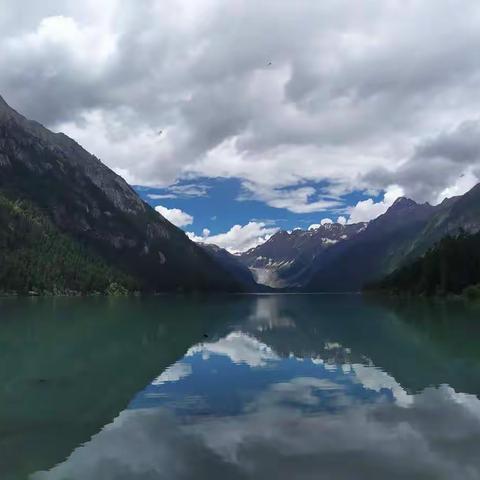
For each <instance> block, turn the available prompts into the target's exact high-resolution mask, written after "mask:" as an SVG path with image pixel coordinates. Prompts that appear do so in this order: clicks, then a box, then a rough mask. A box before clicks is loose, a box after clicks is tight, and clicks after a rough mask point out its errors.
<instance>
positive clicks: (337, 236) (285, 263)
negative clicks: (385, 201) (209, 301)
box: [240, 223, 366, 288]
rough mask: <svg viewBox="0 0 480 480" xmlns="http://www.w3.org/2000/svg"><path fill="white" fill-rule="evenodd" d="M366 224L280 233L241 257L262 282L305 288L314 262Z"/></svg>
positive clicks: (329, 226) (337, 224)
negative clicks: (306, 279) (305, 280)
mask: <svg viewBox="0 0 480 480" xmlns="http://www.w3.org/2000/svg"><path fill="white" fill-rule="evenodd" d="M365 227H366V224H365V223H358V224H354V225H341V224H339V223H329V224H325V225H320V226H319V227H317V228H314V229H311V230H300V229H297V230H293V231H292V232H286V231H280V232H278V233H276V234H275V235H273V236H272V237H271V238H270V239H269V240H267V241H266V242H265V243H263V244H262V245H259V246H258V247H255V248H252V249H250V250H248V251H247V252H245V253H243V254H242V255H241V256H240V260H241V261H242V262H243V263H244V264H245V265H246V266H248V267H249V268H250V269H251V271H252V272H253V273H254V274H255V276H256V279H257V281H258V282H259V283H264V284H266V285H269V286H272V287H277V288H286V287H298V286H301V284H302V282H303V279H304V278H306V277H307V276H308V275H309V272H310V268H311V265H312V263H313V262H314V259H315V258H316V257H317V256H319V255H321V254H322V253H323V252H324V251H325V250H326V249H328V248H330V247H332V246H333V245H336V244H339V243H342V242H344V241H345V240H348V239H349V238H352V237H353V236H355V235H357V234H358V233H359V232H361V231H362V230H363V229H365Z"/></svg>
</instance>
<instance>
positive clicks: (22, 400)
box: [0, 295, 480, 480]
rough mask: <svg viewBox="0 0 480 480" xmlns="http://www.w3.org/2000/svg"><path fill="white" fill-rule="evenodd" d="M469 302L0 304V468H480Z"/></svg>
mask: <svg viewBox="0 0 480 480" xmlns="http://www.w3.org/2000/svg"><path fill="white" fill-rule="evenodd" d="M479 394H480V310H479V309H475V308H474V307H472V306H470V307H469V306H467V305H464V304H463V303H459V302H457V303H428V302H410V303H403V304H395V303H390V304H389V303H378V302H374V301H372V300H365V299H362V298H361V297H360V296H339V295H337V296H326V295H274V296H225V297H215V298H197V299H195V298H186V297H168V296H165V297H155V298H147V299H136V298H135V299H113V300H112V299H1V300H0V478H1V479H2V480H17V479H30V480H69V479H71V480H77V479H78V480H80V479H82V480H97V479H98V480H110V479H119V480H127V479H133V480H154V479H168V480H176V479H227V480H230V479H232V480H234V479H264V478H272V479H280V480H282V479H289V480H290V479H328V480H331V479H335V480H338V479H355V480H358V479H369V480H370V479H417V478H418V479H449V480H450V479H461V480H469V479H480V400H479Z"/></svg>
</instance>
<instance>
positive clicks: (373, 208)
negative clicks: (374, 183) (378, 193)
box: [348, 185, 403, 223]
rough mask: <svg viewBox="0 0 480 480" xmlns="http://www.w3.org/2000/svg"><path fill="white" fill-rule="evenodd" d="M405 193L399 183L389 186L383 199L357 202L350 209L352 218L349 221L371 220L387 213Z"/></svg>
mask: <svg viewBox="0 0 480 480" xmlns="http://www.w3.org/2000/svg"><path fill="white" fill-rule="evenodd" d="M402 195H403V189H402V188H401V187H399V186H397V185H392V186H390V187H388V188H387V190H386V191H385V195H384V196H383V200H381V201H379V202H375V201H374V200H373V199H372V198H368V199H367V200H361V201H359V202H357V204H356V205H355V206H354V207H351V208H350V209H349V213H350V218H349V221H348V223H358V222H369V221H370V220H373V219H374V218H377V217H378V216H379V215H382V214H383V213H385V212H386V211H387V210H388V208H389V207H391V206H392V204H393V202H395V200H396V199H397V198H398V197H401V196H402Z"/></svg>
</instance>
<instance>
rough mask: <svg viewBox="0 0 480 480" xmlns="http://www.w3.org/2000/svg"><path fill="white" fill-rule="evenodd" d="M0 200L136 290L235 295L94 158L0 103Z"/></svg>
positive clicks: (225, 277) (215, 267)
mask: <svg viewBox="0 0 480 480" xmlns="http://www.w3.org/2000/svg"><path fill="white" fill-rule="evenodd" d="M133 155H134V152H132V156H133ZM0 194H1V195H3V196H4V197H5V198H6V199H8V201H11V202H16V201H22V202H27V203H28V205H29V209H30V210H31V209H33V210H35V212H37V213H36V214H38V215H39V216H42V217H43V216H44V217H45V218H46V219H47V220H48V221H49V222H51V224H52V225H53V226H54V227H55V228H57V229H58V231H59V232H60V233H61V234H62V235H63V234H64V235H68V236H69V238H71V239H73V240H74V241H75V242H76V244H78V245H79V246H81V247H82V248H84V249H86V250H88V251H89V252H92V253H93V254H94V255H95V256H96V257H98V258H100V259H101V260H102V261H103V262H105V263H106V264H107V265H110V266H114V267H115V268H116V269H118V270H120V271H122V272H124V273H125V274H128V275H129V276H130V277H133V278H135V279H136V280H137V281H138V283H139V284H140V285H141V289H142V290H145V291H172V290H173V291H178V290H180V291H185V290H187V291H188V290H235V291H237V290H241V289H242V287H241V286H240V285H239V284H238V282H237V281H236V280H235V279H234V278H232V276H231V275H230V274H229V273H228V272H227V271H226V270H225V269H224V268H223V267H222V266H221V265H219V264H217V263H216V261H215V260H214V259H212V257H211V256H210V255H208V254H207V253H206V252H205V251H204V250H203V249H202V248H200V247H199V246H197V245H196V244H194V243H193V242H191V241H190V240H189V239H188V238H187V236H186V235H185V233H184V232H183V231H182V230H180V229H178V228H177V227H175V226H174V225H172V224H171V223H170V222H168V221H167V220H166V219H165V218H164V217H162V216H161V215H160V214H159V213H158V212H156V211H155V210H154V209H153V208H152V207H150V206H149V205H148V204H146V203H145V202H143V201H142V200H141V199H140V197H139V196H138V195H137V193H136V192H135V191H134V190H133V189H132V188H131V187H130V186H129V185H128V184H127V183H126V182H125V181H124V180H123V179H122V178H121V177H120V176H118V175H117V174H115V173H114V172H113V171H112V170H110V169H109V168H108V167H107V166H106V165H104V164H103V163H102V162H101V161H100V160H99V159H98V158H96V157H95V156H93V155H91V154H90V153H88V152H87V151H86V150H85V149H83V148H82V147H81V146H80V145H79V144H78V143H76V142H75V141H74V140H72V139H70V138H69V137H67V136H66V135H64V134H62V133H53V132H51V131H50V130H48V129H46V128H45V127H43V126H42V125H40V124H39V123H37V122H34V121H31V120H28V119H26V118H25V117H23V116H22V115H20V114H19V113H18V112H16V111H15V110H13V109H12V108H10V107H9V106H8V105H7V103H6V102H5V101H4V100H3V99H2V98H1V97H0ZM4 222H5V225H2V226H1V227H2V228H9V225H12V222H11V220H10V219H9V218H8V217H5V218H4ZM15 252H17V250H15ZM7 253H8V251H7ZM17 253H18V252H17ZM15 254H16V253H14V252H12V255H15ZM25 268H26V269H27V271H28V265H27V266H26V267H25ZM0 287H1V286H0Z"/></svg>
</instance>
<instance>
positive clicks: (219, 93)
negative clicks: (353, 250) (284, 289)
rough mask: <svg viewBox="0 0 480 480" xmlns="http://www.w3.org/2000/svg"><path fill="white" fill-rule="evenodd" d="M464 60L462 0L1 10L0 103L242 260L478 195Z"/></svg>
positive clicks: (470, 87) (479, 121) (472, 77)
mask: <svg viewBox="0 0 480 480" xmlns="http://www.w3.org/2000/svg"><path fill="white" fill-rule="evenodd" d="M478 45H480V3H479V2H478V1H476V0H464V1H463V2H461V3H459V2H458V1H454V0H422V1H421V2H420V1H413V0H365V1H362V2H351V1H350V0H323V1H321V2H320V1H317V0H296V1H295V2H292V1H287V0H262V1H261V2H258V1H250V0H230V1H228V2H225V1H223V0H175V1H173V0H162V1H158V0H157V1H154V0H122V1H121V0H103V1H102V2H101V6H100V4H99V2H98V1H97V0H95V1H93V0H84V1H82V2H78V1H76V0H44V1H42V2H38V1H37V0H24V1H22V2H18V1H14V0H0V72H1V73H0V95H2V96H3V97H4V98H5V100H6V101H7V102H8V103H9V104H10V105H11V106H13V107H14V108H16V109H17V110H19V111H20V112H21V113H23V114H24V115H26V116H27V117H29V118H33V119H35V120H37V121H39V122H41V123H43V124H44V125H46V126H47V127H48V128H50V129H52V130H54V131H63V132H65V133H66V134H67V135H69V136H71V137H72V138H74V139H75V140H77V141H78V142H79V143H80V144H81V145H82V146H84V147H85V148H86V149H87V150H88V151H90V152H91V153H93V154H95V155H96V156H97V157H99V158H100V159H101V160H102V161H103V162H104V163H105V164H106V165H108V166H109V167H110V168H112V169H113V170H114V171H116V172H117V173H119V174H120V175H122V176H123V177H124V178H125V179H126V180H127V181H128V182H129V183H131V184H132V185H134V186H135V188H136V190H137V191H138V192H139V193H140V194H141V195H142V197H143V198H144V199H145V200H146V201H148V202H149V203H150V204H151V205H152V206H154V207H156V208H157V210H158V211H159V212H160V213H161V214H162V215H164V216H166V217H167V218H169V219H170V220H171V221H172V222H173V223H176V224H177V225H178V226H179V227H180V228H183V229H184V230H185V231H186V232H189V235H190V237H191V238H193V239H195V240H203V241H207V242H216V243H218V244H219V245H220V246H223V247H226V248H228V249H230V250H231V251H240V250H245V249H247V248H250V247H252V246H254V245H256V244H258V243H259V242H261V241H263V240H264V239H265V238H268V236H270V235H272V234H273V233H274V232H275V231H277V230H278V229H293V228H308V226H309V225H312V224H319V223H321V222H322V220H323V221H328V220H325V219H330V220H332V221H337V219H338V218H340V221H348V222H350V223H354V222H358V221H368V220H370V219H372V218H375V217H376V216H378V215H380V214H381V213H383V212H384V211H385V210H386V209H387V208H388V206H389V205H391V203H392V202H393V201H394V200H395V199H396V198H397V197H398V196H402V195H404V196H407V197H410V198H412V199H414V200H416V201H417V202H426V201H428V202H430V203H433V204H435V203H438V202H440V201H441V200H442V199H443V198H445V197H448V196H453V195H458V194H462V193H464V192H465V191H467V190H469V189H470V188H471V187H472V186H473V185H475V184H476V183H477V182H478V181H479V179H480V112H479V109H478V106H479V105H480V102H479V101H480V88H479V87H480V61H479V59H478Z"/></svg>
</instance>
